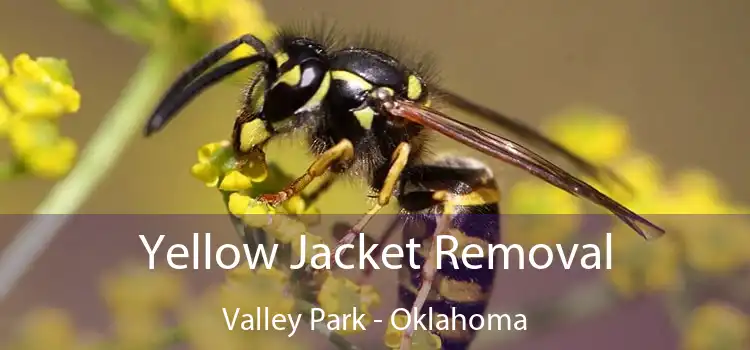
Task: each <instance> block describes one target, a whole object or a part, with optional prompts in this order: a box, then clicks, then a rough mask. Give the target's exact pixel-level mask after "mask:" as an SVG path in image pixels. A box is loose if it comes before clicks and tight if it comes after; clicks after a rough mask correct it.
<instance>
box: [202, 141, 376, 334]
mask: <svg viewBox="0 0 750 350" xmlns="http://www.w3.org/2000/svg"><path fill="white" fill-rule="evenodd" d="M191 173H192V174H193V176H194V177H196V178H197V179H198V180H200V181H201V182H203V183H204V184H205V185H206V186H208V187H213V188H218V189H219V190H220V191H221V192H222V193H223V194H224V195H225V199H226V205H227V209H228V211H229V212H230V213H231V214H232V215H234V216H236V217H238V218H240V219H242V221H243V222H244V224H245V225H247V226H249V227H255V228H261V229H262V230H263V231H264V232H265V233H267V234H268V235H269V236H270V237H271V238H273V239H274V240H275V242H276V243H278V244H282V245H286V246H288V247H289V248H290V249H291V251H292V252H293V253H294V254H295V255H296V256H301V255H302V253H303V252H302V251H301V249H302V247H301V246H300V236H302V235H305V238H306V240H307V242H308V243H307V244H306V246H305V248H306V249H313V248H312V247H313V246H314V245H316V244H324V243H325V241H324V240H323V238H322V237H321V236H319V235H316V234H313V233H311V232H309V231H308V225H307V224H308V223H309V222H310V221H311V219H309V217H310V216H315V215H305V214H317V211H316V209H315V207H313V206H309V205H308V203H306V202H305V200H304V199H303V198H302V197H301V196H299V195H296V196H293V197H291V198H289V199H288V200H286V201H284V202H283V203H282V204H281V205H280V206H279V207H276V206H271V205H269V204H267V203H265V202H262V201H259V200H256V199H255V198H256V197H257V196H258V195H260V194H265V193H269V191H274V190H276V191H277V190H279V189H281V188H283V187H284V186H285V185H286V184H287V183H286V181H285V179H287V181H288V179H290V177H289V176H286V174H283V173H281V172H280V171H279V170H278V168H277V167H275V166H269V165H268V164H267V163H266V161H265V156H264V154H263V153H262V152H261V151H256V152H254V153H249V154H244V155H243V156H242V157H241V159H237V158H236V157H235V155H234V153H233V151H232V148H231V146H230V144H229V143H228V142H225V141H224V142H214V143H209V144H206V145H204V146H202V147H200V149H199V150H198V162H197V163H195V164H194V165H193V166H192V168H191ZM274 182H275V183H274ZM316 253H318V251H314V250H310V251H306V252H304V254H305V257H306V258H307V259H310V258H311V257H313V256H314V255H315V254H316ZM308 263H309V261H308ZM287 268H288V266H279V267H278V270H274V271H276V272H275V275H274V276H276V277H278V278H279V280H280V281H281V280H282V279H283V280H284V281H286V282H284V283H285V285H287V286H288V285H289V283H290V282H289V281H288V276H286V275H285V276H284V277H283V278H282V277H281V276H282V275H280V273H281V272H279V271H288V270H286V269H287ZM262 271H263V270H260V271H258V272H257V273H256V274H262ZM248 274H253V273H252V272H249V271H247V270H242V271H239V272H236V273H235V274H234V275H233V276H235V277H237V276H246V275H248ZM312 279H313V282H314V283H313V284H312V285H310V284H301V283H297V282H299V281H291V284H293V285H297V286H298V287H300V286H303V285H304V288H306V289H307V290H294V288H292V290H287V291H286V292H283V291H281V290H274V291H273V292H270V293H271V294H276V295H282V294H285V293H286V295H308V294H310V293H311V292H312V294H314V295H315V298H314V300H309V301H308V302H312V303H314V304H316V305H319V306H320V307H321V308H323V309H324V310H325V311H326V313H327V314H346V313H349V312H351V310H352V309H353V308H356V309H357V310H358V311H359V312H362V313H363V314H365V315H366V316H365V320H364V323H369V322H371V317H370V313H371V310H372V308H373V307H375V306H376V305H378V304H379V303H380V296H379V295H378V294H377V293H376V291H375V290H374V288H373V287H372V286H368V285H358V284H356V283H354V282H352V281H350V280H348V279H345V278H342V277H338V276H335V275H333V274H332V273H331V272H330V271H319V272H317V273H316V274H315V277H313V278H312ZM264 290H265V292H264V293H269V290H271V289H269V288H265V289H264ZM270 303H272V304H274V305H284V303H283V302H281V301H270ZM289 307H291V306H289ZM350 321H353V320H350ZM345 328H346V329H345V330H344V329H341V330H338V333H339V334H341V335H346V334H349V333H351V332H353V331H356V329H355V328H354V327H353V324H352V325H348V326H347V327H345Z"/></svg>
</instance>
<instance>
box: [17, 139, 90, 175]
mask: <svg viewBox="0 0 750 350" xmlns="http://www.w3.org/2000/svg"><path fill="white" fill-rule="evenodd" d="M77 150H78V147H77V146H76V143H75V141H73V139H70V138H63V139H60V140H59V142H58V144H56V145H54V146H51V147H40V148H37V149H35V150H34V152H32V153H30V154H28V155H27V156H26V157H25V158H24V163H25V164H26V167H27V168H28V169H29V170H30V171H31V172H32V173H34V174H35V175H37V176H39V177H44V178H57V177H60V176H63V175H65V174H67V173H68V171H70V168H72V167H73V162H74V160H75V156H76V152H77Z"/></svg>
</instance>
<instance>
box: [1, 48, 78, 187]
mask: <svg viewBox="0 0 750 350" xmlns="http://www.w3.org/2000/svg"><path fill="white" fill-rule="evenodd" d="M0 88H2V95H3V97H4V98H0V137H2V138H5V139H7V140H8V142H9V144H10V147H11V149H12V151H13V154H12V155H11V157H10V159H2V160H0V178H6V179H7V178H12V177H16V176H20V175H23V174H29V175H33V176H38V177H42V178H58V177H61V176H63V175H65V174H67V172H68V171H69V170H70V168H71V167H72V165H73V163H74V161H75V158H76V153H77V146H76V143H75V141H74V140H73V139H71V138H69V137H66V136H63V135H61V134H60V129H59V120H60V117H61V116H63V115H65V114H70V113H75V112H77V111H78V109H79V108H80V104H81V96H80V94H79V93H78V91H76V90H75V88H74V87H73V77H72V75H71V73H70V70H69V69H68V66H67V63H66V61H64V60H60V59H56V58H50V57H39V58H36V59H34V58H32V57H30V56H29V55H28V54H25V53H24V54H20V55H18V56H16V57H15V58H14V59H13V60H12V61H11V62H8V61H7V60H6V59H5V57H4V56H2V55H0Z"/></svg>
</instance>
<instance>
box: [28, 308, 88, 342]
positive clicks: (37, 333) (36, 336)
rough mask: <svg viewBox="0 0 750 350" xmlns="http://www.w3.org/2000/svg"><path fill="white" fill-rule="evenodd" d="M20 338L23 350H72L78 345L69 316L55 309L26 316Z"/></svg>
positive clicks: (42, 310)
mask: <svg viewBox="0 0 750 350" xmlns="http://www.w3.org/2000/svg"><path fill="white" fill-rule="evenodd" d="M20 337H21V339H20V343H21V344H20V345H21V348H22V349H25V350H45V349H73V348H74V347H75V346H76V345H77V343H78V341H77V335H76V331H75V328H74V326H73V322H72V320H71V319H70V316H69V315H68V314H66V313H65V312H63V311H61V310H56V309H39V310H34V311H33V312H32V313H31V314H29V315H28V316H26V317H25V319H24V322H23V326H22V329H21V335H20Z"/></svg>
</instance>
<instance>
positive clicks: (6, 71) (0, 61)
mask: <svg viewBox="0 0 750 350" xmlns="http://www.w3.org/2000/svg"><path fill="white" fill-rule="evenodd" d="M9 75H10V66H8V60H6V59H5V56H3V55H2V54H0V85H2V84H3V83H4V82H5V79H7V78H8V76H9Z"/></svg>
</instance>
